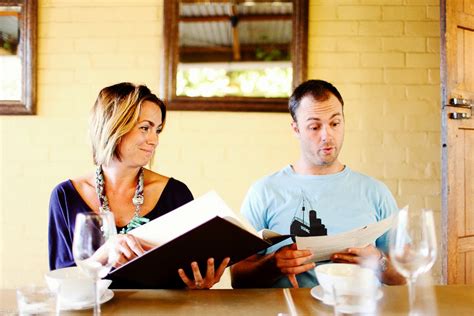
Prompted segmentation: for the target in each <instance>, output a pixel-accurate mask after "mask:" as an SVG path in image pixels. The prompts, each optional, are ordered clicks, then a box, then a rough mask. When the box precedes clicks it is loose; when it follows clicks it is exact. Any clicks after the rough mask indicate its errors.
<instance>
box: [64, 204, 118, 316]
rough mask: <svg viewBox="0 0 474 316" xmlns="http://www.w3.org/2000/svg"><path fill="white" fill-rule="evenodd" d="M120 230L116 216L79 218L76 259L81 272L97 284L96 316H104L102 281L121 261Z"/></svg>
mask: <svg viewBox="0 0 474 316" xmlns="http://www.w3.org/2000/svg"><path fill="white" fill-rule="evenodd" d="M116 236H117V229H116V227H115V220H114V216H113V213H111V212H101V213H99V214H96V213H79V214H77V217H76V223H75V229H74V239H73V247H72V250H73V256H74V261H75V262H76V265H77V266H78V267H79V269H81V271H82V272H83V273H84V274H86V275H87V276H88V277H90V278H91V279H92V280H94V297H95V305H94V315H100V303H99V302H100V296H99V291H98V281H99V280H100V279H102V278H104V277H105V276H106V275H107V274H108V273H109V272H110V270H111V269H112V267H113V265H114V264H115V262H116V261H117V260H118V257H119V254H118V252H117V247H116V246H115V240H116Z"/></svg>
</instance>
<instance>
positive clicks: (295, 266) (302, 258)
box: [274, 244, 315, 288]
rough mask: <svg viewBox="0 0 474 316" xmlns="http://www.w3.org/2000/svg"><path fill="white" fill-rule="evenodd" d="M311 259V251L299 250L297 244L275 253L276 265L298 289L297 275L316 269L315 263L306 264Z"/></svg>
mask: <svg viewBox="0 0 474 316" xmlns="http://www.w3.org/2000/svg"><path fill="white" fill-rule="evenodd" d="M310 258H311V251H309V250H298V249H297V247H296V244H291V245H289V246H284V247H282V248H280V249H278V250H277V251H276V252H275V258H274V260H275V264H276V266H277V268H278V269H279V270H280V272H281V273H282V274H284V275H286V276H288V279H289V280H290V283H291V285H293V287H294V288H298V287H299V285H298V281H297V280H296V274H300V273H303V272H306V271H308V270H311V269H313V268H314V267H315V264H314V263H313V262H310V263H306V262H308V260H309V259H310Z"/></svg>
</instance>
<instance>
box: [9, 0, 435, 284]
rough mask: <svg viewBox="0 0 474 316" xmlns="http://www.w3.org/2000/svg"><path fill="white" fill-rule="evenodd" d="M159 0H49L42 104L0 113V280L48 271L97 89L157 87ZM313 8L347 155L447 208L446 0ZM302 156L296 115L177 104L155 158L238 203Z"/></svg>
mask: <svg viewBox="0 0 474 316" xmlns="http://www.w3.org/2000/svg"><path fill="white" fill-rule="evenodd" d="M162 4H163V1H162V0H116V1H110V0H95V1H87V0H39V43H38V44H39V45H38V46H39V47H38V50H39V53H38V62H39V71H38V82H39V84H38V115H36V116H32V117H1V118H0V130H1V134H0V145H1V149H2V152H1V153H2V154H1V158H0V174H1V175H2V177H1V181H0V190H1V192H2V195H1V199H0V227H1V228H0V234H1V239H0V257H1V258H2V260H1V264H0V272H1V273H0V287H16V286H18V285H21V284H24V283H27V282H33V281H36V282H39V281H41V280H42V274H43V273H44V271H46V270H47V212H48V201H49V194H50V192H51V189H52V188H53V187H54V186H55V185H56V184H57V183H59V182H60V181H63V180H65V179H67V178H71V177H75V176H78V175H81V174H83V173H85V172H91V171H92V170H93V167H92V163H91V157H90V149H89V142H88V139H87V117H88V112H89V109H90V108H91V106H92V104H93V102H94V100H95V97H96V95H97V93H98V91H99V90H100V89H101V88H102V87H104V86H106V85H110V84H113V83H116V82H119V81H133V82H137V83H144V84H146V85H148V86H149V87H150V88H151V89H152V90H154V91H156V92H158V91H159V86H160V78H159V70H160V67H161V50H162V44H161V39H162V28H161V24H162V15H163V14H162V9H163V5H162ZM310 7H311V8H310V13H309V14H310V20H311V21H310V31H309V72H308V73H309V76H310V77H311V78H323V79H326V80H329V81H332V82H333V83H334V84H335V85H336V86H338V87H339V88H340V90H341V92H342V94H343V96H344V98H345V101H346V107H345V114H346V119H347V133H346V142H345V145H344V149H343V156H342V159H343V161H344V162H345V163H347V164H348V165H350V166H351V167H352V168H354V169H356V170H360V171H362V172H365V173H367V174H369V175H372V176H374V177H377V178H379V179H380V180H382V181H384V182H385V183H386V184H387V185H388V186H389V187H390V189H391V190H392V192H393V193H394V195H395V196H396V198H397V201H398V203H399V204H400V205H404V204H406V203H410V205H413V206H415V207H422V206H425V207H431V208H433V209H435V210H436V211H439V209H440V197H439V190H440V189H439V188H440V175H439V169H440V168H439V165H440V154H439V134H440V133H439V131H440V111H439V49H438V46H439V21H438V20H439V14H438V11H439V8H438V2H437V1H410V0H390V1H383V0H380V1H375V0H373V1H365V0H358V1H355V0H354V1H348V0H347V1H342V0H341V1H336V0H335V1H332V0H327V1H316V0H311V1H310ZM132 22H133V23H132ZM297 155H298V144H297V143H296V140H295V139H294V138H293V135H292V134H291V130H290V116H289V115H288V114H284V113H280V114H274V113H272V114H271V113H199V112H170V113H169V118H168V122H167V126H166V129H165V131H164V133H163V134H162V136H161V138H160V146H159V148H158V152H157V157H156V161H155V163H154V169H155V170H158V171H159V172H161V173H163V174H165V175H169V176H173V177H175V178H177V179H180V180H182V181H184V182H185V183H187V184H188V185H189V187H190V188H191V190H192V191H193V193H194V194H195V195H196V196H199V195H200V194H202V193H205V192H206V191H208V190H210V189H216V190H217V191H218V192H219V193H220V194H221V195H222V197H223V198H224V199H225V200H226V201H228V203H229V205H230V206H231V207H232V208H233V209H234V210H236V211H237V210H238V209H239V207H240V203H241V201H242V199H243V197H244V195H245V193H246V190H247V188H248V187H249V185H250V184H251V183H252V182H253V181H255V180H256V179H257V178H259V177H261V176H263V175H265V174H268V173H271V172H274V171H276V170H278V169H279V168H281V167H282V166H284V165H285V164H287V163H289V162H292V161H294V160H295V159H296V158H297ZM228 284H229V283H228V280H227V279H226V280H225V281H224V283H223V284H222V286H228Z"/></svg>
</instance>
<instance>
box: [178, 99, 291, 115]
mask: <svg viewBox="0 0 474 316" xmlns="http://www.w3.org/2000/svg"><path fill="white" fill-rule="evenodd" d="M242 99H243V98H239V97H224V98H219V97H213V98H202V97H194V98H189V97H175V98H174V99H173V103H172V108H170V109H171V110H182V111H236V112H287V111H288V99H286V98H245V100H242ZM249 104H252V106H249Z"/></svg>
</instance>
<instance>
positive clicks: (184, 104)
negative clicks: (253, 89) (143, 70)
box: [162, 0, 308, 112]
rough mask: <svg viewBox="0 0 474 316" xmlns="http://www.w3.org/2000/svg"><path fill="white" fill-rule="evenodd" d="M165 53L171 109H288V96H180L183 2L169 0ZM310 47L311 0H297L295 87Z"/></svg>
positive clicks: (293, 50)
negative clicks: (181, 11) (177, 75)
mask: <svg viewBox="0 0 474 316" xmlns="http://www.w3.org/2000/svg"><path fill="white" fill-rule="evenodd" d="M163 9H164V10H163V17H164V27H163V33H164V34H163V36H164V55H163V63H162V64H163V67H162V75H163V76H162V79H163V87H162V88H163V89H162V91H163V97H164V100H165V102H166V104H167V107H168V109H170V110H185V111H249V112H287V111H288V98H264V97H262V98H258V97H235V96H232V97H186V96H177V95H176V73H177V68H178V63H179V43H178V38H179V36H178V32H179V25H178V23H179V21H178V20H179V17H178V15H179V1H165V2H164V8H163ZM307 47H308V0H293V19H292V43H291V56H292V57H291V63H292V67H293V82H292V88H295V87H296V86H297V85H299V84H300V83H302V82H303V81H304V80H306V75H307V55H308V53H307Z"/></svg>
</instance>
